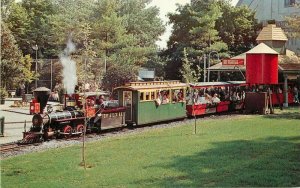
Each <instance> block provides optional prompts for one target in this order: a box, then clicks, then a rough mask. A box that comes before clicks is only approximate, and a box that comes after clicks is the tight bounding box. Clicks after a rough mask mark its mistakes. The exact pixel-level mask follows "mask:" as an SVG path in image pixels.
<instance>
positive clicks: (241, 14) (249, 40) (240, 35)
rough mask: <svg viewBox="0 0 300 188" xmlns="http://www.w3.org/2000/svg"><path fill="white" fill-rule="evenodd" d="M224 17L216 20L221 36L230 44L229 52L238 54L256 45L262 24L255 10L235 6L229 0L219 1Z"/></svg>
mask: <svg viewBox="0 0 300 188" xmlns="http://www.w3.org/2000/svg"><path fill="white" fill-rule="evenodd" d="M218 4H219V6H220V7H221V10H222V17H220V18H219V19H218V20H217V21H216V29H217V30H218V31H219V36H220V38H221V39H222V41H224V42H225V43H226V44H227V46H228V53H229V54H231V55H238V54H241V53H244V52H246V51H248V50H250V49H251V48H252V47H253V46H255V45H256V38H257V32H258V30H259V29H260V25H259V24H258V23H257V20H256V19H255V12H254V11H252V10H251V9H249V8H248V7H246V6H242V7H240V6H239V7H233V6H231V5H230V4H229V2H227V1H219V2H218Z"/></svg>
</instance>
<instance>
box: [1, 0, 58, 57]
mask: <svg viewBox="0 0 300 188" xmlns="http://www.w3.org/2000/svg"><path fill="white" fill-rule="evenodd" d="M54 10H55V8H54V6H53V4H52V2H51V1H48V0H23V1H20V2H17V3H13V4H12V6H11V10H10V14H9V16H8V18H7V19H6V20H5V22H6V23H7V24H8V27H9V29H10V30H11V31H12V33H13V35H14V36H15V38H16V41H17V44H18V46H19V47H20V49H21V50H22V52H23V54H34V50H33V49H32V46H34V45H36V44H37V45H38V47H39V56H40V57H45V56H46V57H47V53H48V52H47V49H48V48H49V47H50V44H49V38H50V37H51V35H50V24H49V19H48V16H49V15H51V14H53V13H54Z"/></svg>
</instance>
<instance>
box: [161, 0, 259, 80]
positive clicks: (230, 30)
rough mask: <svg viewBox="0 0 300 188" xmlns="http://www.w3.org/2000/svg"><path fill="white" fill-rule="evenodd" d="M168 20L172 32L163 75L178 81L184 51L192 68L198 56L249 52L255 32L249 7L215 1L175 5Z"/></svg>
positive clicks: (166, 51)
mask: <svg viewBox="0 0 300 188" xmlns="http://www.w3.org/2000/svg"><path fill="white" fill-rule="evenodd" d="M169 19H170V23H171V24H173V32H172V34H171V37H170V40H169V41H168V49H167V50H165V52H164V53H163V55H164V56H165V58H166V59H167V60H168V63H167V65H166V73H167V77H168V78H170V79H181V77H180V74H178V73H179V72H180V69H181V67H182V59H183V53H181V52H182V51H183V48H186V50H187V52H188V54H189V60H190V62H191V63H192V64H193V67H194V68H195V67H196V64H198V63H199V59H200V58H199V57H201V56H203V55H204V54H208V53H210V52H212V51H217V52H218V54H219V56H220V57H221V58H222V57H229V56H230V55H237V54H239V53H242V52H245V51H246V50H248V49H250V48H251V47H252V45H253V44H255V39H256V31H257V30H258V26H257V24H256V20H255V19H254V13H253V12H252V11H250V10H249V9H248V8H245V7H232V6H231V5H230V4H229V3H228V2H225V1H217V0H209V1H201V0H200V1H192V2H191V5H189V4H187V5H184V6H178V8H177V13H173V14H169ZM203 67H204V63H202V64H201V68H203Z"/></svg>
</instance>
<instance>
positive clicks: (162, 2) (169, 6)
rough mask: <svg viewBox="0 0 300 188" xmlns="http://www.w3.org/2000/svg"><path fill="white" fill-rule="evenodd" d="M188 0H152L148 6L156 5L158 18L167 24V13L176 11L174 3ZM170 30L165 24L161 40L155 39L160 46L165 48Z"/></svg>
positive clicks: (232, 2) (187, 0)
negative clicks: (158, 11)
mask: <svg viewBox="0 0 300 188" xmlns="http://www.w3.org/2000/svg"><path fill="white" fill-rule="evenodd" d="M189 2H190V0H152V2H151V4H150V6H157V7H158V8H159V10H160V15H159V16H160V18H161V19H162V20H163V22H164V24H167V22H168V18H167V14H168V13H169V12H175V11H176V4H181V5H184V4H186V3H189ZM237 2H238V0H232V1H231V4H232V5H236V3H237ZM171 32H172V26H171V25H166V31H165V33H164V34H163V35H162V36H160V39H161V41H157V42H156V44H157V45H158V46H159V47H160V48H166V46H167V41H168V40H169V37H170V35H171Z"/></svg>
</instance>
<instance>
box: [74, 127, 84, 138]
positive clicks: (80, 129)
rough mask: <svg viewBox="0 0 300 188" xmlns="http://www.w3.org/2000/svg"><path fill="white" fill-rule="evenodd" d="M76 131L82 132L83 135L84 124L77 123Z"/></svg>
mask: <svg viewBox="0 0 300 188" xmlns="http://www.w3.org/2000/svg"><path fill="white" fill-rule="evenodd" d="M76 131H77V133H80V136H81V135H83V131H84V126H83V125H82V124H79V125H77V127H76Z"/></svg>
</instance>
